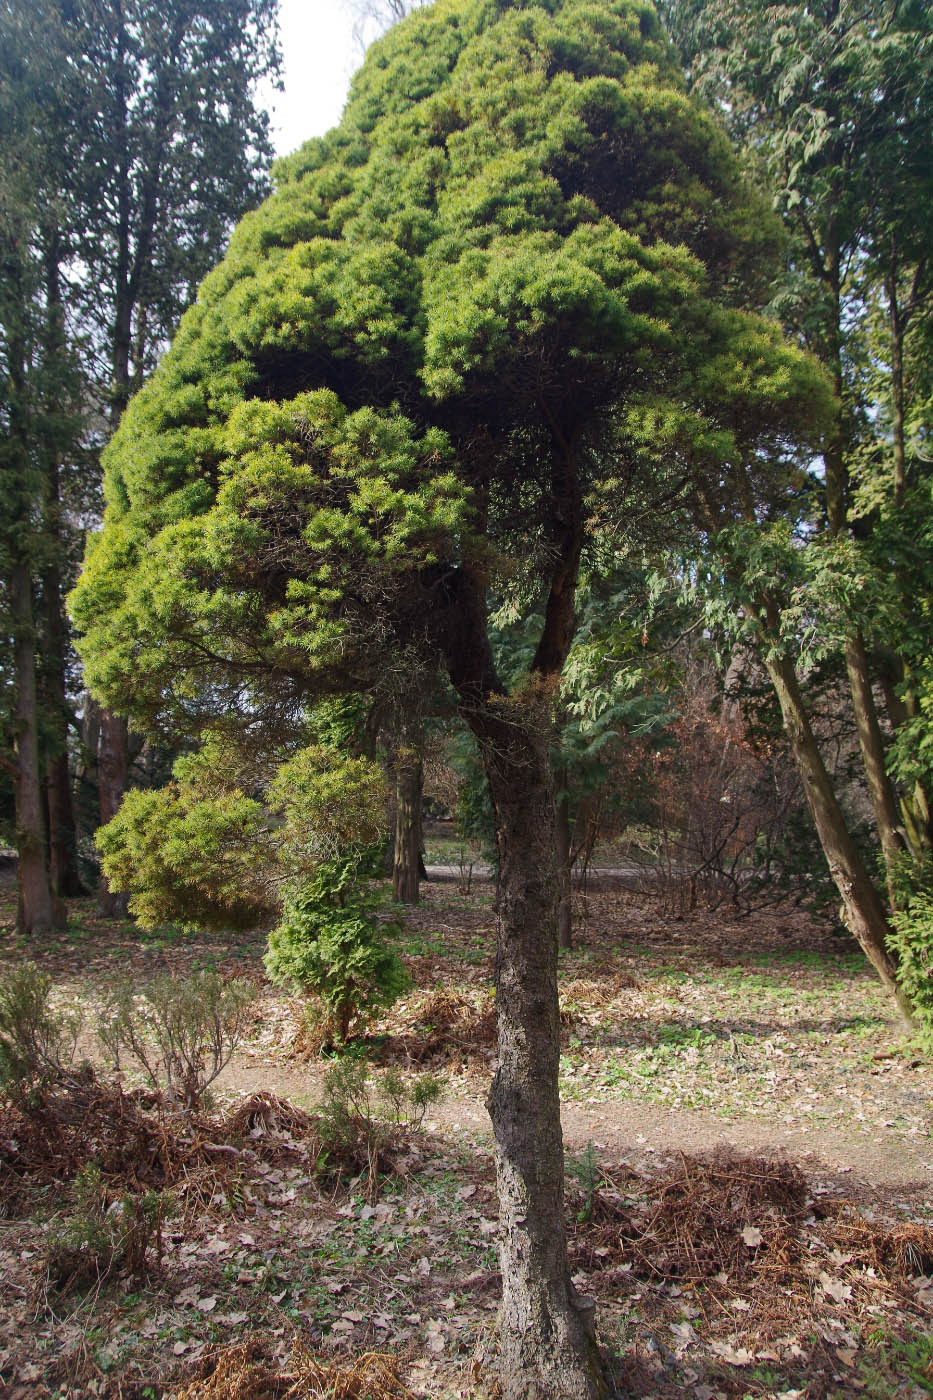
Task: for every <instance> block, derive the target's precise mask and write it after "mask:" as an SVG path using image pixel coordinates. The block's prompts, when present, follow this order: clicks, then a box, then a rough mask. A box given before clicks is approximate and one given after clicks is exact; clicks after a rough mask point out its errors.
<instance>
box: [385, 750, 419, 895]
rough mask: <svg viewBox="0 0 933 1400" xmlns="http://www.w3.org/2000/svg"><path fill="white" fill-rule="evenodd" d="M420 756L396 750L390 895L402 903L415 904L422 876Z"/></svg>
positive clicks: (412, 752)
mask: <svg viewBox="0 0 933 1400" xmlns="http://www.w3.org/2000/svg"><path fill="white" fill-rule="evenodd" d="M422 780H423V775H422V767H421V755H420V754H419V753H418V750H417V749H416V748H412V747H405V748H401V749H399V751H398V753H397V754H396V758H395V850H394V855H393V861H392V895H393V898H394V899H397V900H399V902H400V903H402V904H417V903H418V883H419V879H420V875H421V792H422Z"/></svg>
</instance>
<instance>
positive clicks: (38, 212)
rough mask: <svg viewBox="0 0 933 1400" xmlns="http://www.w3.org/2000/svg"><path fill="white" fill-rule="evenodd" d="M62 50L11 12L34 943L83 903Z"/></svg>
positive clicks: (25, 731)
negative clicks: (65, 750) (62, 475)
mask: <svg viewBox="0 0 933 1400" xmlns="http://www.w3.org/2000/svg"><path fill="white" fill-rule="evenodd" d="M56 39H57V35H56V32H55V31H54V28H50V27H49V26H48V25H46V24H44V23H42V22H41V20H37V21H36V24H35V25H34V26H32V25H31V24H30V22H29V17H28V16H26V15H24V13H23V12H22V11H21V10H20V9H19V8H17V7H15V6H7V7H5V8H4V10H3V12H2V14H0V118H2V125H3V130H4V143H3V150H2V152H0V192H2V193H0V258H2V277H0V416H2V420H3V446H2V449H0V491H2V511H0V521H2V525H0V560H2V566H3V567H2V570H0V572H2V575H3V578H4V580H5V586H4V589H3V594H2V605H3V621H4V629H3V630H4V633H5V634H6V636H7V637H8V638H9V650H8V651H7V654H6V656H5V658H4V662H5V667H6V669H7V671H8V675H9V686H8V699H9V706H8V708H7V707H5V710H4V720H5V723H4V725H3V729H4V731H5V732H4V736H3V737H4V750H5V751H6V754H7V755H8V756H7V757H5V759H4V763H5V766H6V768H7V771H8V773H9V774H10V776H11V779H12V785H13V798H14V829H15V841H16V846H17V852H18V871H19V889H20V901H19V919H20V922H21V923H22V925H23V927H24V928H25V929H26V930H27V931H37V932H38V931H42V930H43V929H46V928H49V927H50V926H52V925H53V924H60V923H61V922H62V919H63V917H64V913H63V908H62V906H61V905H60V904H59V903H58V902H57V900H56V896H57V895H58V894H61V893H68V892H72V891H71V890H70V889H69V882H70V879H73V878H74V866H73V861H69V860H68V858H67V851H66V848H67V836H65V837H63V834H62V825H63V821H64V823H65V824H67V820H68V813H67V810H64V809H63V804H64V806H65V807H67V802H66V798H64V797H62V795H61V793H60V789H57V788H56V787H55V786H54V785H50V789H49V790H50V792H52V793H53V795H55V796H58V797H59V798H60V800H59V801H58V802H56V801H53V802H52V805H51V814H52V817H53V820H52V821H51V822H50V823H49V826H50V833H49V834H50V835H51V838H52V849H53V852H54V853H55V855H56V857H57V859H56V861H55V862H54V864H55V869H54V870H53V872H52V879H51V880H50V877H49V870H48V863H47V858H46V810H45V796H46V791H45V785H44V783H43V753H42V749H43V743H42V740H43V705H42V701H43V699H44V700H45V701H46V706H45V716H44V717H45V719H46V721H47V725H48V727H49V728H50V730H51V739H52V749H53V752H54V753H55V760H57V757H58V753H57V744H58V741H60V739H61V730H62V701H63V697H59V695H58V694H57V686H56V685H55V679H54V677H51V675H50V672H51V669H52V668H51V666H50V665H49V664H48V663H47V664H46V666H44V667H42V668H40V666H39V664H38V657H39V649H40V644H41V636H42V623H43V609H44V610H45V614H46V617H45V621H46V632H48V630H49V628H48V613H49V603H50V600H51V599H53V598H54V595H55V589H56V584H57V578H56V573H55V563H56V544H57V542H58V538H59V521H58V518H57V507H58V501H59V495H60V493H59V482H58V477H59V470H60V461H61V458H62V456H63V454H65V453H67V452H68V451H69V450H70V449H71V448H73V447H74V445H75V442H76V439H77V431H78V421H79V420H78V413H77V403H76V400H77V393H78V388H79V385H80V381H79V378H78V375H77V371H76V366H75V362H74V357H73V355H72V354H71V353H70V347H69V346H68V344H67V341H66V335H65V328H64V316H63V309H62V302H61V287H60V270H61V261H62V239H61V236H60V232H59V229H60V225H61V222H62V220H63V217H67V214H68V212H69V208H70V206H69V201H68V197H67V193H66V192H64V193H63V182H62V174H63V161H62V152H61V150H59V149H55V148H51V147H49V146H48V145H47V144H46V143H45V142H43V141H42V140H41V137H40V133H41V128H42V118H43V115H44V113H45V111H46V110H47V109H48V107H49V106H50V105H52V106H55V107H56V109H60V104H59V98H58V95H57V92H56V90H55V87H54V83H55V79H56V75H57V73H58V71H59V62H58V61H59V59H60V58H61V51H60V47H59V45H58V44H57V42H56ZM36 41H38V42H36ZM49 660H51V656H50V657H49ZM43 679H51V687H50V688H51V695H49V694H46V695H43V694H42V690H43V686H42V681H43ZM49 701H51V704H50V703H49ZM52 766H53V770H54V769H55V767H56V763H55V762H53V765H52Z"/></svg>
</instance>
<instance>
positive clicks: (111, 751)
mask: <svg viewBox="0 0 933 1400" xmlns="http://www.w3.org/2000/svg"><path fill="white" fill-rule="evenodd" d="M128 751H129V742H128V730H127V723H126V720H125V719H121V718H120V716H119V715H115V714H114V713H113V711H112V710H102V711H101V715H100V755H99V759H98V766H97V774H98V789H99V793H100V824H101V826H105V825H106V824H107V822H109V821H110V819H111V818H112V817H115V816H116V814H117V811H118V810H119V807H120V803H121V801H122V800H123V794H124V792H125V791H126V778H127V772H128V768H129V761H128ZM97 898H98V902H99V904H100V909H101V913H102V914H104V915H106V916H107V918H110V919H125V918H126V914H127V906H128V896H127V895H125V894H117V893H116V891H114V890H112V889H111V888H110V886H109V884H108V883H107V877H106V876H105V875H101V877H100V884H99V885H98V889H97Z"/></svg>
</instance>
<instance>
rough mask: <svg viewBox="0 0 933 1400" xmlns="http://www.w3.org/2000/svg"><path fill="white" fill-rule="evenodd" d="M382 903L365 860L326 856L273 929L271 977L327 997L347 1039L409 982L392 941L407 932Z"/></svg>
mask: <svg viewBox="0 0 933 1400" xmlns="http://www.w3.org/2000/svg"><path fill="white" fill-rule="evenodd" d="M380 902H381V901H380V897H379V896H378V895H375V894H372V893H370V892H369V891H368V890H367V889H366V888H365V885H364V884H363V882H362V880H361V878H360V862H359V859H358V858H356V857H353V856H347V857H342V858H340V859H336V860H331V861H326V862H325V863H324V864H322V865H321V866H319V867H318V870H317V872H316V873H315V875H314V877H313V879H311V880H310V881H309V882H308V883H307V884H306V885H305V886H304V887H303V888H302V890H301V891H300V893H298V894H296V895H295V896H293V898H292V899H291V900H290V901H289V902H288V903H287V904H286V907H285V917H284V918H283V919H282V922H281V923H280V924H279V925H278V926H277V927H276V928H274V929H273V930H272V932H271V933H270V935H269V946H268V951H267V952H266V957H265V966H266V971H267V972H268V974H269V976H270V977H271V979H272V981H273V982H279V983H287V984H289V985H291V986H292V987H294V988H295V989H296V990H298V991H301V992H310V993H312V994H313V995H315V996H317V997H320V999H321V1001H322V1002H323V1004H324V1007H325V1009H326V1015H327V1019H328V1023H329V1030H330V1032H331V1034H332V1035H333V1036H334V1037H335V1038H336V1039H337V1041H338V1042H339V1043H341V1044H344V1043H345V1042H346V1041H347V1039H348V1038H349V1035H350V1031H351V1029H353V1028H354V1026H360V1025H363V1024H365V1023H366V1021H367V1020H368V1019H369V1018H370V1017H371V1016H372V1015H373V1013H374V1012H375V1011H377V1010H378V1009H379V1008H380V1007H385V1006H391V1005H392V1003H393V1002H394V1001H396V999H397V998H398V997H399V996H400V995H401V994H402V992H403V991H404V990H405V988H406V987H407V986H408V974H407V973H406V971H405V968H404V966H403V965H402V962H401V959H400V958H399V956H398V954H397V953H396V952H395V950H394V949H393V948H392V947H391V946H390V945H389V942H388V935H389V934H398V933H399V932H400V931H401V930H400V928H399V925H398V924H396V923H389V922H385V921H383V920H381V919H380V918H379V917H378V915H377V914H376V912H375V911H376V909H377V907H378V905H379V904H380Z"/></svg>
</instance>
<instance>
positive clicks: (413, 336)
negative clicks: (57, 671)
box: [74, 0, 825, 728]
mask: <svg viewBox="0 0 933 1400" xmlns="http://www.w3.org/2000/svg"><path fill="white" fill-rule="evenodd" d="M636 153H637V154H636ZM277 179H278V189H277V191H276V193H275V194H274V195H273V197H272V198H271V199H270V200H269V201H268V202H267V204H266V205H265V206H264V207H263V208H262V210H261V211H259V212H258V213H257V214H255V215H252V216H250V217H248V218H247V219H246V220H245V221H244V222H243V224H242V225H241V226H240V228H239V229H238V231H237V233H236V236H235V238H234V240H233V243H232V245H231V250H230V253H229V254H228V256H227V258H226V260H225V261H224V263H223V264H222V265H221V267H220V268H218V269H217V271H216V272H215V273H213V274H212V275H211V277H210V278H209V279H208V280H207V282H206V283H205V284H204V286H203V287H202V289H201V293H200V296H199V300H198V304H197V306H196V307H194V308H193V309H192V311H191V312H189V313H188V315H187V316H186V318H185V321H184V324H183V327H182V330H181V332H180V334H179V336H178V338H177V340H176V342H175V345H174V346H173V348H172V350H171V352H170V354H169V355H168V356H167V357H166V359H165V361H164V363H163V365H162V366H161V367H160V369H159V371H158V373H157V375H156V376H155V378H154V380H153V382H152V384H151V386H150V387H149V388H148V389H147V390H146V392H145V393H144V394H143V395H141V396H140V397H139V399H138V400H137V401H136V402H135V403H134V404H133V406H132V408H131V410H130V411H129V413H128V415H127V418H126V421H125V424H124V425H123V427H122V429H121V432H120V434H119V436H118V438H117V440H116V441H115V443H114V445H113V447H112V449H111V450H110V452H109V454H108V470H107V484H106V493H107V498H108V510H107V517H106V526H105V530H104V532H103V534H102V535H101V536H100V537H99V539H98V540H97V541H96V542H95V543H94V545H93V547H92V550H91V552H90V555H89V558H88V562H87V565H86V569H85V573H84V576H83V579H82V582H81V585H80V587H79V590H78V592H77V594H76V596H75V600H74V611H75V617H76V619H77V620H78V622H79V624H80V626H81V627H82V629H83V630H84V631H85V640H84V643H83V653H84V657H85V661H86V664H87V668H88V678H89V681H90V683H91V684H92V685H93V687H94V688H95V690H96V691H97V692H98V693H100V694H101V695H103V696H105V697H106V698H107V699H108V700H109V701H111V702H112V703H114V704H117V705H119V706H122V707H124V708H127V709H131V710H132V711H133V713H134V715H135V716H136V717H137V719H138V720H139V721H145V722H147V723H149V724H159V723H166V724H169V725H176V726H177V725H182V726H184V727H189V728H190V727H191V726H192V725H193V724H199V723H201V722H209V721H210V717H211V715H212V714H216V713H217V712H218V711H219V710H223V709H225V708H237V707H240V708H242V707H243V706H257V705H263V704H264V705H279V706H281V704H283V703H285V702H286V699H287V695H288V694H289V693H290V694H295V693H300V690H301V687H302V685H303V684H307V683H308V682H313V684H315V685H316V686H321V685H334V684H335V679H336V680H337V681H338V682H339V683H341V684H342V687H343V688H344V689H349V688H351V684H350V683H351V682H352V685H353V686H373V685H375V684H377V683H378V681H379V679H380V670H381V667H382V664H383V658H384V657H385V653H386V647H387V645H388V646H390V647H394V648H398V647H399V646H401V647H404V646H411V645H418V646H419V647H423V646H424V645H425V644H426V645H427V648H428V650H434V649H435V648H436V647H437V640H436V637H432V635H431V634H432V631H434V632H436V628H432V625H431V624H432V621H434V622H436V621H438V620H439V614H440V613H441V612H442V610H443V608H444V605H445V601H446V600H447V598H448V597H449V594H450V587H449V584H446V583H445V580H446V579H447V578H448V577H449V576H450V571H451V570H456V569H457V568H458V567H459V566H460V565H461V564H464V563H466V564H468V565H469V566H471V567H473V568H479V569H481V570H482V571H483V572H484V573H485V574H486V575H487V577H489V578H490V579H492V578H495V579H496V580H497V582H498V585H499V587H500V588H502V589H506V590H512V591H515V590H517V589H521V591H522V592H524V593H531V594H535V593H537V592H538V591H539V590H540V587H541V580H542V576H543V578H544V579H548V577H549V575H550V572H551V567H552V561H553V550H554V548H555V546H556V545H558V544H559V538H557V539H555V534H557V535H558V536H559V526H558V525H557V524H556V523H555V522H554V521H553V519H552V518H551V512H550V503H551V500H552V495H553V491H554V487H555V479H554V474H555V464H554V435H555V434H556V435H557V436H558V437H559V438H561V439H563V438H565V437H567V436H568V435H569V436H570V437H571V438H572V441H573V443H574V446H575V453H576V457H577V460H578V465H579V470H580V474H581V477H582V479H583V480H582V485H583V489H584V491H585V492H586V493H587V495H588V507H587V513H589V514H592V515H593V517H594V519H599V518H600V517H603V516H605V513H606V512H607V511H608V510H611V509H612V508H613V502H618V501H619V498H620V497H621V496H622V495H623V494H624V486H625V484H626V482H627V481H628V480H629V479H630V477H631V475H632V473H633V471H634V470H635V469H636V465H635V464H636V462H639V463H641V464H642V465H643V464H644V460H645V459H646V458H647V457H648V456H649V448H651V449H658V450H659V451H658V456H659V455H660V452H661V451H663V453H664V457H665V460H666V462H667V464H668V465H667V471H668V472H670V473H682V474H684V475H685V476H686V475H688V474H689V472H690V471H691V470H694V469H696V467H697V465H698V464H699V465H701V466H702V469H703V470H704V471H705V472H707V473H709V474H711V475H712V476H713V477H714V478H715V479H716V480H717V482H718V483H720V484H721V485H722V486H723V487H724V488H725V489H728V486H727V484H726V483H727V482H728V472H729V467H730V462H731V461H733V460H735V459H737V458H748V457H749V456H750V455H751V454H752V453H753V452H754V451H755V450H756V449H757V448H760V447H763V446H765V445H766V444H769V443H771V442H772V441H773V440H774V439H775V435H776V432H777V430H778V425H779V424H780V425H781V431H782V433H784V434H785V435H786V432H787V430H788V428H789V427H790V421H791V419H793V420H794V421H795V422H796V423H797V424H798V425H800V428H801V430H802V429H803V427H804V425H805V424H807V423H808V422H811V423H812V421H813V419H814V415H816V417H817V418H818V416H819V413H820V412H822V404H823V402H825V398H824V395H823V390H822V386H821V385H820V383H819V381H818V380H816V379H815V377H814V376H813V374H812V371H811V369H810V366H809V364H808V363H807V362H806V361H805V360H804V359H803V358H802V357H801V356H799V355H796V354H794V353H793V352H791V351H789V350H787V349H786V348H784V347H783V346H782V345H781V342H780V339H779V337H778V335H777V333H776V331H775V330H774V328H773V327H771V326H770V325H768V324H767V323H766V322H764V321H761V320H756V319H754V318H752V317H750V316H748V315H747V314H744V313H742V312H740V311H738V310H735V309H731V308H729V307H728V306H726V305H723V303H724V302H726V303H728V302H729V301H730V300H731V299H733V298H734V297H737V296H739V295H745V290H744V289H745V285H746V274H747V273H748V271H749V266H750V263H751V261H752V260H753V258H754V257H757V256H758V254H759V253H760V252H761V239H760V238H759V237H758V236H755V235H753V233H752V232H751V230H753V229H754V228H761V229H763V230H764V231H765V234H764V237H765V239H766V241H767V240H769V239H770V238H771V232H770V224H769V222H768V219H767V217H766V216H765V215H764V212H763V210H762V208H761V206H760V205H759V204H758V203H756V202H755V201H753V200H751V199H750V197H749V195H748V192H747V190H746V189H745V188H744V187H743V186H742V185H741V183H740V181H739V180H738V178H737V174H736V171H735V168H734V166H733V164H732V162H731V159H730V157H729V153H728V149H727V147H726V144H725V141H724V138H723V137H722V136H721V135H720V134H719V132H718V130H717V128H716V126H715V124H714V123H713V122H712V120H711V119H710V118H709V117H707V116H705V115H704V113H703V112H702V110H701V109H700V108H699V107H697V106H696V105H695V104H692V103H691V102H690V101H689V100H688V99H687V98H685V97H684V95H683V93H682V91H681V90H680V87H679V84H678V80H677V78H676V74H675V70H674V68H673V65H672V62H671V60H670V57H669V55H668V52H667V49H666V47H665V44H664V41H663V38H662V35H661V32H660V30H659V28H658V26H657V23H656V21H655V19H654V17H653V15H652V13H651V11H650V10H649V9H647V8H640V7H638V6H632V5H629V4H621V3H615V4H607V5H601V6H589V5H581V4H578V3H571V0H567V3H565V4H563V5H556V4H554V5H550V6H532V7H528V8H527V9H526V8H524V7H519V6H515V7H512V6H505V7H502V6H497V5H495V4H493V3H471V4H463V3H457V2H456V0H446V3H445V0H442V2H441V3H440V4H438V5H436V6H434V7H433V8H432V9H430V10H428V11H425V12H420V13H419V14H417V15H415V16H412V17H411V18H410V19H409V20H407V21H405V23H404V24H403V25H401V26H399V27H398V28H397V29H395V30H393V31H392V33H391V34H390V35H389V36H388V37H387V38H386V39H385V40H383V41H382V42H381V43H380V44H377V45H375V46H374V48H373V50H372V51H371V54H370V57H369V60H368V62H367V64H366V65H365V66H364V68H363V69H362V70H361V73H360V74H359V75H358V77H357V79H356V81H355V85H354V88H353V91H352V94H351V99H350V102H349V105H348V108H347V112H346V115H345V118H344V122H343V124H342V125H341V127H339V128H337V129H336V130H335V131H334V132H331V133H330V134H329V135H328V136H327V137H325V138H324V139H323V140H321V141H314V142H310V143H309V144H308V145H307V146H306V147H304V148H303V149H302V150H301V151H300V152H298V153H297V154H296V155H295V156H293V157H290V158H289V159H288V160H287V161H284V162H282V163H280V165H279V167H278V170H277ZM701 259H702V261H701ZM704 262H705V263H706V267H705V268H704ZM808 431H809V429H808ZM654 469H655V470H656V471H662V470H663V468H662V467H661V466H660V465H659V463H658V462H657V461H655V463H654ZM507 560H508V561H509V562H508V564H506V561H507Z"/></svg>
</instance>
